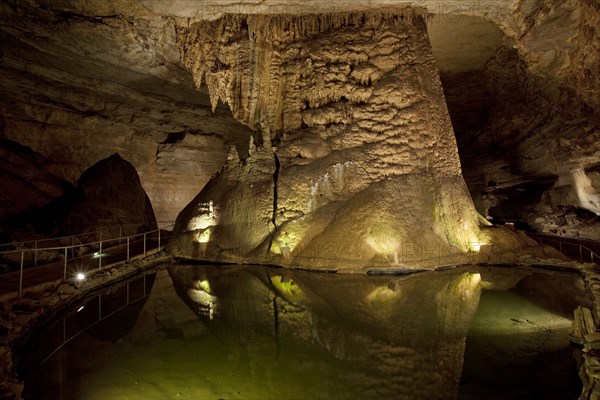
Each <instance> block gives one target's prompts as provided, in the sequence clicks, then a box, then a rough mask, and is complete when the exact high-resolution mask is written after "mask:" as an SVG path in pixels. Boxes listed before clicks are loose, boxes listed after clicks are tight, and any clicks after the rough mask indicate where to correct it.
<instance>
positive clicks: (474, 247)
mask: <svg viewBox="0 0 600 400" xmlns="http://www.w3.org/2000/svg"><path fill="white" fill-rule="evenodd" d="M480 249H481V244H479V242H473V243H471V250H473V251H474V252H476V253H479V250H480Z"/></svg>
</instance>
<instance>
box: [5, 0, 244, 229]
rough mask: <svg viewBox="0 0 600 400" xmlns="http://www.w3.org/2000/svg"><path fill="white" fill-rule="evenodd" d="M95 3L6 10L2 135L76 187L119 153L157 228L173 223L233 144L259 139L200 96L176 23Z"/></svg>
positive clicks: (8, 4)
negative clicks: (135, 175)
mask: <svg viewBox="0 0 600 400" xmlns="http://www.w3.org/2000/svg"><path fill="white" fill-rule="evenodd" d="M95 3H96V2H86V3H80V2H77V1H60V2H54V1H48V2H46V1H39V2H21V1H3V2H2V4H1V5H0V20H1V24H0V25H1V27H0V38H1V39H0V41H1V43H2V44H1V51H2V57H1V60H0V77H1V78H0V87H1V90H2V93H3V96H2V98H1V99H0V115H1V116H2V120H3V122H4V123H3V124H2V132H1V135H2V137H4V138H8V139H11V140H14V141H16V142H18V143H21V144H23V145H25V146H28V147H30V148H32V149H33V150H34V151H36V152H38V153H40V154H41V155H42V156H44V157H46V159H47V162H46V163H45V164H44V168H46V169H47V170H48V171H50V172H52V173H54V174H55V175H57V176H58V177H60V178H62V179H65V180H67V181H69V182H71V183H73V184H74V183H76V180H77V178H78V177H79V176H80V175H81V173H82V172H83V171H84V170H85V169H87V168H88V167H90V166H91V165H92V164H94V163H96V162H97V161H99V160H101V159H103V158H106V157H108V156H109V155H110V154H112V153H114V152H118V153H119V154H121V155H122V156H123V157H124V158H126V159H127V160H130V161H131V162H132V164H133V165H134V166H135V167H136V169H137V170H138V172H139V174H140V178H141V180H142V185H143V186H144V188H145V190H146V191H147V193H148V195H149V197H150V199H151V200H152V203H153V206H154V208H155V210H156V215H157V219H158V220H159V221H174V219H175V216H176V215H177V213H178V212H179V211H180V210H181V209H182V208H183V206H184V205H185V204H187V203H188V202H189V201H190V199H191V198H193V196H194V195H195V194H196V193H197V192H198V190H199V189H200V188H201V187H202V186H203V185H204V184H205V183H206V182H207V181H208V179H209V178H210V177H211V176H212V175H213V174H214V173H215V172H216V171H217V170H218V169H219V168H220V167H221V165H222V164H223V162H224V160H225V157H226V154H227V149H228V146H229V145H230V144H238V145H239V146H240V151H242V152H243V151H247V150H244V149H245V148H247V135H249V134H250V130H249V129H247V128H245V127H244V126H243V125H241V124H238V123H236V122H235V121H234V120H233V119H232V118H231V116H230V113H229V111H228V110H227V109H226V108H223V107H219V108H218V109H217V110H215V112H214V113H213V112H212V110H211V108H210V103H209V102H208V96H206V94H204V93H203V92H202V91H198V90H194V89H193V88H192V82H191V77H190V76H189V74H188V73H187V72H185V71H184V70H183V69H182V68H181V66H180V65H179V54H178V52H177V47H176V45H175V28H174V21H173V20H170V19H168V18H163V17H161V16H159V15H156V14H153V13H150V12H149V11H148V10H146V9H145V8H144V7H142V6H141V5H139V4H137V3H136V2H121V3H111V4H110V5H108V4H107V5H101V4H99V3H101V2H97V3H98V4H95ZM238 138H240V139H241V140H238Z"/></svg>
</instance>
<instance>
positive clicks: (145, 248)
mask: <svg viewBox="0 0 600 400" xmlns="http://www.w3.org/2000/svg"><path fill="white" fill-rule="evenodd" d="M144 257H146V233H145V232H144Z"/></svg>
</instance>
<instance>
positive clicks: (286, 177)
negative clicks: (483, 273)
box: [170, 8, 523, 269]
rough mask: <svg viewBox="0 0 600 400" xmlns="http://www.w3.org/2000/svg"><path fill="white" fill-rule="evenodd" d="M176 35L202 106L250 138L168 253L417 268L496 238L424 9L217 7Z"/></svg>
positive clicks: (194, 208) (193, 207) (199, 200)
mask: <svg viewBox="0 0 600 400" xmlns="http://www.w3.org/2000/svg"><path fill="white" fill-rule="evenodd" d="M177 38H178V44H179V46H180V51H181V57H182V60H183V63H184V65H185V66H186V67H187V68H188V69H189V70H190V71H191V72H192V74H193V75H194V82H195V84H196V85H197V86H200V85H201V83H202V82H203V81H205V82H206V85H207V87H208V90H209V94H210V96H211V103H212V104H213V107H215V106H216V105H217V103H218V102H219V101H221V102H224V103H226V104H228V105H229V107H230V108H231V110H232V113H233V116H234V117H235V118H237V119H238V120H240V121H241V122H243V123H245V124H246V125H248V126H250V127H253V128H255V129H257V131H258V132H261V135H260V136H259V137H257V138H256V142H257V143H259V146H258V147H257V148H256V150H254V145H253V143H252V142H251V145H250V152H249V157H248V158H244V159H241V160H240V159H239V158H238V157H236V154H235V152H233V151H232V152H231V153H230V157H228V161H227V163H226V165H225V167H224V168H223V169H222V171H221V172H220V174H219V175H218V176H217V177H215V178H213V179H212V180H211V182H209V184H208V185H207V186H206V187H205V188H204V189H203V191H202V192H201V193H200V194H199V195H198V196H197V197H196V198H195V199H194V200H193V201H192V202H191V203H190V204H189V205H188V206H187V207H186V208H185V209H184V211H183V212H182V214H181V215H180V216H179V218H178V221H177V225H176V234H177V236H176V237H175V239H174V240H173V241H172V243H171V246H170V251H171V252H172V253H173V254H174V255H175V256H177V257H182V258H200V259H208V260H213V261H228V262H239V261H244V262H260V263H264V262H269V263H276V264H280V265H297V266H300V265H301V266H311V267H318V268H328V267H330V268H333V269H344V268H351V269H361V268H363V267H372V266H390V265H395V266H397V267H400V268H401V267H404V266H407V267H410V268H414V267H415V266H428V267H431V266H435V265H440V263H445V262H448V261H449V260H454V259H456V257H457V256H459V257H461V256H464V255H465V254H467V253H469V252H472V251H478V250H479V248H480V245H481V244H491V242H492V240H490V239H491V238H490V233H485V232H482V231H481V227H483V226H485V225H487V223H486V222H485V221H484V220H483V219H482V218H481V217H480V216H479V215H478V214H477V212H476V211H475V209H474V207H473V204H472V202H471V199H470V197H469V194H468V192H467V190H466V187H465V185H464V181H463V179H462V176H461V170H460V163H459V158H458V153H457V150H456V143H455V139H454V135H453V131H452V126H451V124H450V119H449V116H448V112H447V108H446V105H445V103H444V98H443V93H442V88H441V85H440V81H439V77H438V74H437V70H436V67H435V63H434V59H433V54H432V51H431V47H430V45H429V41H428V37H427V34H426V32H425V20H424V16H423V14H422V11H420V10H416V9H412V8H404V9H400V10H398V9H395V10H387V9H384V10H378V11H371V12H354V13H332V14H319V15H301V16H266V15H255V16H248V15H225V16H223V17H222V18H220V19H218V20H215V21H201V22H198V23H195V24H192V25H190V27H189V28H180V29H178V32H177ZM209 38H210V39H209ZM498 233H500V232H499V231H498ZM500 235H505V236H507V237H510V234H508V233H506V232H504V233H501V234H500ZM497 239H498V242H497V243H496V244H497V245H498V246H502V244H503V243H501V239H500V237H498V238H497ZM505 239H506V238H505ZM504 244H506V243H504ZM511 244H512V245H513V246H516V247H519V246H520V245H523V242H521V241H520V240H519V239H516V237H515V238H513V240H512V243H511Z"/></svg>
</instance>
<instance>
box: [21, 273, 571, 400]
mask: <svg viewBox="0 0 600 400" xmlns="http://www.w3.org/2000/svg"><path fill="white" fill-rule="evenodd" d="M493 279H494V275H493V274H491V275H490V274H489V273H488V274H487V275H485V274H481V275H480V274H479V272H477V271H473V270H465V269H457V270H451V271H445V272H435V273H424V274H417V275H412V276H408V277H389V276H386V277H367V276H362V275H345V276H344V275H331V274H318V273H309V272H300V271H289V270H281V269H270V268H263V267H200V266H185V265H179V266H169V268H168V271H167V270H163V271H160V272H158V274H156V277H154V276H152V277H147V278H145V282H143V281H142V282H140V281H139V280H138V281H135V282H131V283H130V285H129V287H128V288H127V287H126V286H123V285H122V284H121V286H118V285H117V286H115V287H113V288H110V289H109V290H108V291H107V292H106V293H104V294H103V295H102V296H101V299H98V298H97V297H92V298H90V299H87V300H86V301H83V302H81V303H80V304H76V305H74V307H73V309H72V310H70V311H69V312H67V313H65V314H64V315H61V316H59V317H57V318H56V319H55V321H53V322H52V323H50V324H48V325H47V326H45V327H44V328H43V329H41V330H40V333H39V335H38V336H37V337H35V338H34V339H33V340H32V342H31V343H30V344H29V345H28V346H27V348H28V349H29V351H28V352H27V353H26V354H25V355H24V357H23V359H22V361H21V363H20V369H21V374H22V376H23V377H24V378H25V392H24V396H25V398H26V399H98V400H100V399H102V400H105V399H381V398H389V399H451V398H456V397H457V396H458V398H461V399H483V398H485V399H488V398H496V399H501V398H502V399H504V398H506V399H513V398H514V399H517V398H519V399H525V398H571V397H572V394H573V393H575V392H577V391H578V390H580V388H581V384H580V383H579V382H578V381H577V380H573V379H572V377H573V375H575V376H576V370H575V359H574V358H573V355H572V349H571V348H570V347H569V345H568V342H567V341H566V338H567V334H568V326H569V324H570V321H569V320H568V319H567V318H564V317H560V316H558V315H555V314H553V313H552V312H550V311H547V310H545V309H544V308H542V307H539V306H536V305H535V304H533V303H532V302H531V301H529V300H527V299H526V298H524V297H522V296H520V295H518V294H516V293H515V292H514V291H507V292H493V291H483V295H481V302H480V294H481V293H482V292H481V284H482V282H483V281H485V282H486V284H488V285H489V284H490V282H491V281H492V280H493ZM144 288H145V290H144ZM127 296H129V300H130V301H129V303H130V305H129V306H126V307H123V308H122V309H121V307H122V306H125V305H126V303H127V301H126V300H125V299H126V298H127ZM115 310H118V311H115ZM112 312H114V314H112V315H111V316H109V317H107V318H103V319H102V320H101V321H99V322H96V321H97V320H98V317H99V316H102V317H105V316H107V315H109V314H111V313H112ZM82 329H83V330H82ZM65 339H67V343H66V344H64V345H63V346H62V347H60V350H59V351H57V352H56V353H54V354H52V355H51V356H50V357H49V358H47V359H46V357H47V356H48V355H49V354H51V353H52V351H53V350H54V349H56V348H57V347H58V346H60V345H61V343H63V342H64V341H65ZM465 341H466V343H467V344H466V349H465ZM463 359H464V371H463ZM44 360H45V361H44ZM42 361H43V362H42ZM544 377H550V378H551V379H552V380H553V382H551V384H550V385H548V386H547V387H548V388H550V390H546V391H544V390H545V389H543V386H541V385H540V384H539V382H537V380H538V379H542V378H544ZM559 382H560V383H559ZM539 388H542V389H541V392H540V393H538V392H539V390H538V389H539ZM536 390H537V391H538V392H536ZM538 395H539V396H542V397H537V396H538ZM552 396H558V397H552ZM560 396H562V397H560ZM575 397H576V396H575Z"/></svg>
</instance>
